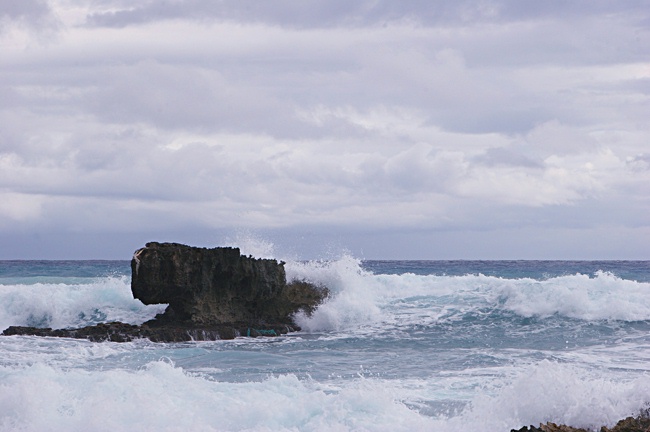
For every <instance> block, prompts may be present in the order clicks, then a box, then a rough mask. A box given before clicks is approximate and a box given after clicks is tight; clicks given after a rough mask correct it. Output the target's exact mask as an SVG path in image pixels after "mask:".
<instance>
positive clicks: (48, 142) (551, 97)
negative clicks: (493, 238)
mask: <svg viewBox="0 0 650 432" xmlns="http://www.w3.org/2000/svg"><path fill="white" fill-rule="evenodd" d="M485 4H486V5H488V7H485V8H479V7H477V3H475V2H460V3H458V4H453V5H451V4H450V5H447V6H443V5H442V4H440V5H438V4H436V5H435V6H431V4H430V3H429V2H423V3H421V4H420V3H417V2H416V3H413V4H410V5H409V6H405V5H401V4H399V3H390V2H359V3H358V4H355V5H351V4H349V2H342V3H339V2H332V3H329V2H324V3H322V4H319V8H318V13H314V12H313V10H310V9H308V8H304V7H302V6H299V5H297V4H296V3H293V2H281V4H279V5H278V6H277V7H275V8H269V7H267V6H265V5H263V4H262V3H247V2H242V3H237V4H236V5H234V4H228V5H225V4H224V3H214V4H211V3H205V2H195V1H185V2H180V1H179V2H171V3H169V4H168V5H167V6H169V7H167V8H163V7H162V6H161V5H160V3H159V2H146V3H140V4H139V5H137V6H133V5H132V3H130V2H123V1H102V2H99V3H98V2H85V3H83V2H69V1H63V0H60V1H51V2H49V3H43V2H32V3H29V4H27V3H26V6H24V7H22V9H20V10H14V11H7V10H4V11H3V10H2V9H0V16H2V17H3V18H1V20H2V27H0V46H2V47H3V54H4V55H3V56H2V58H0V130H1V131H2V132H1V133H0V167H1V168H2V170H0V194H3V195H2V196H3V197H4V199H3V201H2V203H3V204H2V206H1V207H0V230H4V232H9V231H14V230H16V228H19V230H20V229H22V230H28V231H29V230H38V229H41V230H59V231H64V232H67V231H70V232H77V233H82V232H90V231H92V232H104V233H108V234H107V235H110V233H112V232H126V231H129V232H133V231H134V230H136V231H137V230H147V229H149V230H154V231H156V232H164V231H165V230H171V231H174V232H179V231H183V230H184V229H190V228H191V229H192V230H194V231H195V232H196V231H200V230H201V229H205V230H213V229H230V228H233V229H234V228H254V229H286V230H291V229H292V228H295V229H298V228H299V227H300V229H314V230H319V232H326V231H328V230H333V231H336V230H344V231H345V232H351V231H352V232H354V231H355V230H357V231H359V232H361V231H363V230H369V229H372V230H376V231H377V232H391V233H393V232H398V231H399V230H414V229H422V230H429V232H437V231H436V230H450V229H455V230H460V231H462V230H463V229H466V230H492V229H496V228H495V227H498V229H500V230H506V229H508V227H510V228H511V229H524V228H526V229H531V230H533V229H535V227H538V226H541V225H543V226H544V227H545V229H552V228H556V229H558V230H559V229H563V230H564V229H569V228H568V227H571V226H575V224H576V222H575V221H577V220H581V221H582V223H583V224H584V226H583V227H582V228H584V229H587V228H591V227H596V226H598V227H602V226H623V227H625V228H624V229H625V230H627V229H630V230H632V229H634V228H633V227H641V228H639V229H645V228H643V227H647V226H648V224H649V223H650V221H648V219H647V216H644V215H647V214H650V212H648V210H650V209H649V208H648V207H649V204H648V193H647V184H648V180H650V178H649V176H650V174H649V172H650V170H649V168H648V149H647V143H648V138H649V137H650V127H649V126H648V125H647V121H646V120H647V106H648V102H649V101H648V91H647V82H649V80H650V63H648V61H647V58H648V54H650V53H649V52H648V51H649V48H648V46H650V43H646V42H650V31H648V30H647V26H644V25H643V19H644V17H645V19H648V16H647V14H648V13H647V11H645V9H644V8H640V7H639V6H638V5H637V4H636V3H635V2H623V3H622V4H620V5H619V6H616V7H615V6H612V5H611V4H608V3H606V2H605V3H599V2H597V3H596V4H593V3H589V4H577V5H576V4H573V5H571V6H569V5H564V6H562V11H563V12H562V13H559V12H557V11H554V10H553V9H552V8H550V7H546V6H543V5H538V6H532V5H529V6H526V7H524V6H522V5H521V4H520V3H516V2H515V3H512V2H490V3H485ZM215 5H221V6H215ZM248 6H257V8H254V10H252V11H251V10H247V9H246V8H247V7H248ZM558 7H559V6H558ZM6 17H10V19H7V18H6ZM319 17H320V18H321V19H320V20H319V19H317V18H319ZM44 22H48V23H50V24H49V27H48V30H47V31H46V32H43V31H42V30H40V29H39V27H38V24H39V23H44ZM603 29H607V30H606V31H603ZM48 32H49V33H48ZM44 35H45V36H44ZM47 35H49V36H47ZM5 48H6V49H5ZM583 213H584V215H587V214H588V217H587V216H584V217H583V216H582V215H583ZM630 214H632V215H634V216H629V215H630ZM567 215H568V216H567ZM599 229H601V228H599ZM626 232H627V231H626ZM640 232H641V231H640ZM513 235H514V234H513ZM352 237H353V236H350V239H352ZM351 241H352V240H351ZM558 241H559V240H558ZM513 244H514V243H513ZM639 245H640V243H639ZM639 245H637V248H638V249H639V250H641V246H639Z"/></svg>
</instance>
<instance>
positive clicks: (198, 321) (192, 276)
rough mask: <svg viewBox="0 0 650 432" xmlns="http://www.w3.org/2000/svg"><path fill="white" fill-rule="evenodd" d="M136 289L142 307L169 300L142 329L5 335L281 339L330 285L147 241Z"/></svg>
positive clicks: (28, 330)
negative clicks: (298, 279)
mask: <svg viewBox="0 0 650 432" xmlns="http://www.w3.org/2000/svg"><path fill="white" fill-rule="evenodd" d="M131 291H132V292H133V297H134V298H136V299H139V300H140V301H142V302H143V303H144V304H161V303H167V304H168V305H169V306H168V307H167V308H166V309H165V312H163V313H162V314H158V315H156V317H155V318H154V319H152V320H150V321H147V322H145V323H143V324H142V325H132V324H126V323H122V322H110V323H101V324H97V325H93V326H87V327H82V328H78V329H54V330H53V329H51V328H37V327H23V326H11V327H8V328H7V329H5V330H4V331H3V333H2V334H3V335H5V336H10V335H30V336H49V337H67V338H75V339H88V340H91V341H95V342H102V341H113V342H129V341H132V340H134V339H140V338H147V339H149V340H151V341H152V342H187V341H210V340H219V339H234V338H235V337H239V336H249V337H258V336H267V337H269V336H270V337H273V336H279V335H282V334H286V333H289V332H293V331H298V330H300V327H298V326H297V325H296V324H295V322H294V320H293V317H294V315H295V314H296V313H297V312H300V311H303V312H304V313H306V314H308V315H310V314H311V313H312V312H313V311H314V310H315V309H316V307H318V305H319V304H321V303H322V302H323V301H324V300H325V298H326V297H327V296H328V294H329V292H328V290H327V288H325V287H319V286H315V285H313V284H311V283H309V282H306V281H291V282H289V283H287V281H286V273H285V270H284V263H283V262H278V261H276V260H272V259H258V258H253V257H252V256H248V257H246V256H243V255H241V253H240V250H239V249H238V248H231V247H219V248H212V249H208V248H198V247H192V246H187V245H182V244H179V243H157V242H150V243H147V244H146V245H145V247H143V248H141V249H138V250H137V251H136V252H135V253H134V254H133V259H132V260H131Z"/></svg>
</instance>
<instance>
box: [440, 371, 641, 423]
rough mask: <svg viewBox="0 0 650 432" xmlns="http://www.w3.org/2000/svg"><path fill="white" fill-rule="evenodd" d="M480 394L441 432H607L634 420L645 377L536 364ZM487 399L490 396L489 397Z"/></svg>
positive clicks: (639, 404) (450, 420)
mask: <svg viewBox="0 0 650 432" xmlns="http://www.w3.org/2000/svg"><path fill="white" fill-rule="evenodd" d="M499 385H500V387H499V388H496V389H493V390H490V389H489V388H485V389H482V391H481V392H480V393H479V394H478V395H477V396H476V397H475V398H474V400H473V401H472V403H471V404H470V406H469V407H468V408H467V409H466V410H465V411H463V412H462V413H461V415H460V416H458V417H455V418H449V419H444V422H443V423H444V426H445V427H444V428H443V429H442V430H454V428H458V429H456V430H461V429H473V428H478V429H480V430H510V429H511V428H515V429H518V428H519V427H521V426H527V425H534V426H538V425H539V424H540V423H546V422H548V421H551V422H554V423H558V424H559V423H562V424H568V425H572V426H574V427H582V428H587V429H595V428H600V426H603V425H605V426H609V427H611V426H612V425H613V424H615V423H616V422H617V421H618V420H620V419H622V418H624V417H627V416H630V415H636V414H638V413H639V411H640V410H641V409H642V408H644V407H646V406H647V404H648V402H649V401H650V397H649V396H648V392H647V389H648V388H650V377H649V376H647V375H641V376H639V375H638V374H637V375H635V378H628V379H621V377H619V376H613V375H611V376H607V374H606V373H605V374H604V373H603V371H599V370H593V369H590V370H587V369H581V368H579V367H577V366H575V365H566V364H560V363H555V362H551V361H546V360H545V361H542V362H540V363H538V364H535V365H531V366H528V367H525V368H523V369H520V370H519V371H518V373H517V374H516V376H515V377H514V379H512V380H509V379H508V380H505V381H504V382H502V383H500V384H499ZM490 393H492V394H490Z"/></svg>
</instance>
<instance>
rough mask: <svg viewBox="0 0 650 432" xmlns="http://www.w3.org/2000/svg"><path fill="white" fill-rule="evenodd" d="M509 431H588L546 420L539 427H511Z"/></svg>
mask: <svg viewBox="0 0 650 432" xmlns="http://www.w3.org/2000/svg"><path fill="white" fill-rule="evenodd" d="M510 432H588V431H587V430H586V429H578V428H574V427H571V426H566V425H556V424H555V423H551V422H548V423H546V424H540V425H539V427H538V428H537V427H535V426H532V425H531V426H529V427H526V426H524V427H522V428H521V429H512V430H511V431H510Z"/></svg>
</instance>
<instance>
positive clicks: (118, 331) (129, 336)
mask: <svg viewBox="0 0 650 432" xmlns="http://www.w3.org/2000/svg"><path fill="white" fill-rule="evenodd" d="M294 330H296V329H295V328H294V327H292V326H289V325H275V326H261V327H260V326H258V327H247V326H245V325H244V324H239V325H238V324H229V325H219V326H209V327H195V326H187V325H183V324H174V325H165V324H160V323H158V322H157V321H155V320H152V321H149V322H148V323H146V324H142V325H140V326H137V325H131V324H125V323H122V322H111V323H102V324H97V325H94V326H87V327H83V328H79V329H56V330H53V329H51V328H38V327H20V326H11V327H8V328H7V329H6V330H5V331H4V332H3V333H2V334H3V335H5V336H11V335H24V336H49V337H65V338H74V339H88V340H90V341H93V342H104V341H111V342H130V341H132V340H134V339H142V338H147V339H149V340H151V341H152V342H188V341H213V340H221V339H223V340H225V339H234V338H236V337H238V336H250V337H257V336H279V335H282V334H286V333H288V332H291V331H294Z"/></svg>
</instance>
